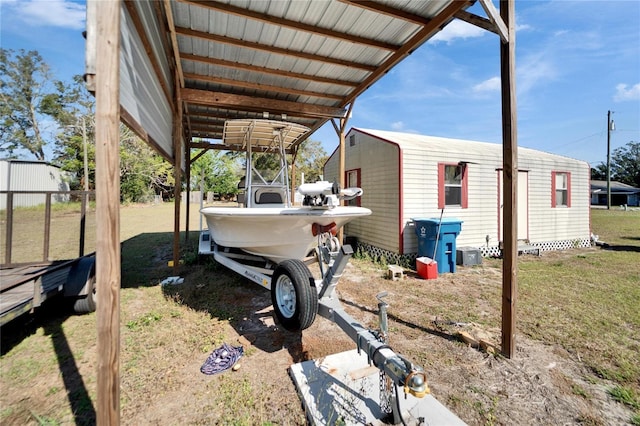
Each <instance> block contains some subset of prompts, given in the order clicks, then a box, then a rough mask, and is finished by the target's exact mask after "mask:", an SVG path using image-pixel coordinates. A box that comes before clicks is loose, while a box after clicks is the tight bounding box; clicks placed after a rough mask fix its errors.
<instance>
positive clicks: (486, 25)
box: [454, 10, 498, 34]
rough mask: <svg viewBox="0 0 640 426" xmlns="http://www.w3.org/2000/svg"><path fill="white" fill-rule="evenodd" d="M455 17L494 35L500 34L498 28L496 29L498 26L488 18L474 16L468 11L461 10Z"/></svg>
mask: <svg viewBox="0 0 640 426" xmlns="http://www.w3.org/2000/svg"><path fill="white" fill-rule="evenodd" d="M454 16H455V17H456V18H458V19H460V20H462V21H465V22H467V23H469V24H471V25H475V26H476V27H478V28H482V29H483V30H487V31H490V32H492V33H494V34H498V28H496V26H495V25H494V24H493V23H492V22H491V21H490V20H488V19H487V18H483V17H482V16H478V15H474V14H473V13H470V12H467V11H466V10H460V11H458V12H457V13H456V14H455V15H454Z"/></svg>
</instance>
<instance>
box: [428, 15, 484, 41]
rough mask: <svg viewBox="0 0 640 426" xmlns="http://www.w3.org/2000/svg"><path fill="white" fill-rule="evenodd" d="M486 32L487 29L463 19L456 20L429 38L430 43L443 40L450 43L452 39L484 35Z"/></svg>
mask: <svg viewBox="0 0 640 426" xmlns="http://www.w3.org/2000/svg"><path fill="white" fill-rule="evenodd" d="M486 33H487V31H485V30H483V29H482V28H479V27H476V26H475V25H471V24H469V23H467V22H464V21H461V20H455V21H452V22H451V23H450V24H449V25H447V26H446V27H444V29H443V30H442V31H440V32H439V33H437V34H436V35H435V36H433V37H432V38H431V39H429V43H438V42H440V41H441V42H444V43H447V44H450V43H451V42H452V41H454V40H456V39H459V38H461V39H467V38H475V37H482V36H483V35H484V34H486Z"/></svg>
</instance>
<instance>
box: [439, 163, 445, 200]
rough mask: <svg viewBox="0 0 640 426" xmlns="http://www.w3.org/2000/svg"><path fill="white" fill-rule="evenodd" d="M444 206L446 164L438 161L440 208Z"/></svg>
mask: <svg viewBox="0 0 640 426" xmlns="http://www.w3.org/2000/svg"><path fill="white" fill-rule="evenodd" d="M443 208H444V164H443V163H438V209H443Z"/></svg>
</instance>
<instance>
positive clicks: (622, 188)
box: [591, 180, 640, 194]
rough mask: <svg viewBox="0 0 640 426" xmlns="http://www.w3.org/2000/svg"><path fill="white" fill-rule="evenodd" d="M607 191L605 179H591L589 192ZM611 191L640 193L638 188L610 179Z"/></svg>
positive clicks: (616, 192)
mask: <svg viewBox="0 0 640 426" xmlns="http://www.w3.org/2000/svg"><path fill="white" fill-rule="evenodd" d="M597 191H605V192H606V191H607V181H606V180H591V192H597ZM611 193H615V194H640V188H636V187H635V186H631V185H627V184H626V183H622V182H618V181H615V180H612V181H611Z"/></svg>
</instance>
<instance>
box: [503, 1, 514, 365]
mask: <svg viewBox="0 0 640 426" xmlns="http://www.w3.org/2000/svg"><path fill="white" fill-rule="evenodd" d="M500 15H501V16H502V19H504V22H505V23H506V25H507V28H508V40H509V42H506V43H505V42H502V43H500V74H501V83H502V162H503V169H502V170H503V171H502V173H503V179H504V185H503V202H504V211H503V217H504V220H503V223H504V225H503V227H504V232H503V234H504V251H503V261H502V353H503V354H504V356H506V357H507V358H513V357H514V356H515V351H516V312H517V293H518V216H517V212H518V206H517V200H518V196H517V191H518V182H517V179H518V128H517V113H516V82H515V78H516V63H515V58H516V46H515V34H516V30H515V0H500Z"/></svg>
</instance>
